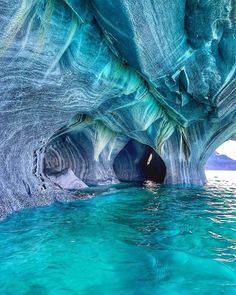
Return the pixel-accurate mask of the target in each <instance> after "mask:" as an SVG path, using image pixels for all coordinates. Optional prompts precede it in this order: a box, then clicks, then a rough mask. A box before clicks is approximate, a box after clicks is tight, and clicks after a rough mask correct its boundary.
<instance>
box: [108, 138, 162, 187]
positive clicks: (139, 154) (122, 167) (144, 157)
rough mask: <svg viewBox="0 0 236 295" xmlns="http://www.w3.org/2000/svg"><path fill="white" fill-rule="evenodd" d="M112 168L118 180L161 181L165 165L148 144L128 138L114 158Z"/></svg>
mask: <svg viewBox="0 0 236 295" xmlns="http://www.w3.org/2000/svg"><path fill="white" fill-rule="evenodd" d="M113 168H114V171H115V174H116V176H117V178H118V179H119V180H120V181H126V182H131V181H137V182H144V181H147V180H150V181H154V182H156V183H163V182H164V179H165V175H166V166H165V163H164V161H163V160H162V158H161V157H160V156H159V155H158V154H157V152H156V151H154V150H153V149H152V148H151V147H150V146H148V145H145V144H142V143H140V142H138V141H136V140H130V141H129V142H128V143H127V145H126V146H125V147H124V148H123V149H122V150H121V151H120V153H119V154H118V155H117V157H116V158H115V160H114V164H113Z"/></svg>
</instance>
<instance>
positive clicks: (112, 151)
mask: <svg viewBox="0 0 236 295" xmlns="http://www.w3.org/2000/svg"><path fill="white" fill-rule="evenodd" d="M0 1H1V2H0V3H1V5H0V27H1V30H0V35H1V36H0V39H1V44H0V54H1V55H0V66H1V73H0V97H1V98H0V121H1V129H0V135H1V143H0V161H1V165H0V215H1V216H5V215H6V214H7V213H9V212H12V211H14V210H17V209H19V208H22V207H28V206H37V205H41V204H48V203H51V202H53V201H54V200H57V199H63V200H67V199H70V198H73V196H71V194H70V193H68V192H67V191H66V190H65V188H78V187H79V186H81V187H83V186H87V185H96V184H104V183H114V182H118V181H119V177H117V175H116V173H115V172H114V161H115V159H116V157H117V156H118V155H119V153H120V152H121V150H122V149H124V147H125V146H126V145H127V143H128V142H130V140H135V141H137V142H139V143H140V144H143V145H144V146H146V148H145V150H147V151H148V150H149V149H152V150H154V151H155V152H156V153H157V154H159V155H160V157H161V158H162V160H163V161H164V163H165V167H166V177H165V180H164V182H165V183H168V184H173V183H174V184H197V185H198V184H204V183H205V181H206V180H205V175H204V164H205V162H206V160H207V158H208V157H209V155H210V154H211V153H212V152H213V151H214V150H215V148H216V147H217V146H218V145H220V144H221V143H222V142H224V141H225V140H227V139H228V138H230V137H232V136H234V134H235V133H236V127H235V122H236V117H235V112H236V99H235V91H236V74H235V66H236V54H235V52H236V40H235V34H236V13H235V11H236V3H235V1H234V0H232V1H231V0H221V1H220V0H217V1H216V0H214V1H213V0H212V1H211V0H201V1H197V0H186V1H184V0H181V1H174V0H171V1H168V2H167V3H166V1H162V0H161V1H156V2H154V1H151V0H142V1H133V0H129V1H124V0H117V1H107V0H91V1H86V0H47V1H46V0H38V1H36V0H22V1H16V0H13V1H6V0H0ZM137 154H138V153H137ZM139 156H140V154H139ZM135 160H138V159H137V158H136V159H134V161H135ZM122 167H124V166H122ZM134 167H135V165H131V166H130V168H129V169H130V173H129V171H126V173H128V174H129V175H132V169H134ZM50 169H51V170H50ZM156 169H157V174H158V173H159V171H158V170H160V167H158V165H157V166H156ZM121 170H122V169H121ZM134 170H135V171H136V172H137V170H136V169H134ZM134 170H133V171H134ZM52 171H54V172H55V173H54V172H52ZM136 172H135V173H136ZM50 173H51V174H50ZM56 173H58V174H57V175H56ZM52 175H53V177H52ZM50 176H51V177H50ZM63 179H64V181H63ZM65 179H67V180H68V183H71V185H68V184H67V185H66V181H65ZM130 180H132V177H130Z"/></svg>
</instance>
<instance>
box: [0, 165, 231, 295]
mask: <svg viewBox="0 0 236 295" xmlns="http://www.w3.org/2000/svg"><path fill="white" fill-rule="evenodd" d="M210 173H211V172H210ZM220 173H224V171H221V172H220ZM224 175H226V174H224ZM231 176H232V175H231ZM219 177H220V175H218V176H217V175H215V174H214V176H209V175H208V178H209V179H210V183H209V184H208V185H207V186H206V187H204V188H199V189H196V188H194V189H190V188H186V189H181V188H175V187H158V188H153V187H152V188H142V187H136V188H120V189H113V190H111V191H110V192H105V193H102V194H100V195H98V196H96V197H95V198H92V199H88V200H81V201H76V202H73V203H68V204H60V203H57V204H54V205H52V206H50V207H44V208H35V209H27V210H22V211H20V212H17V213H14V214H12V215H11V216H9V217H8V218H7V219H6V220H4V221H3V222H1V223H0V234H1V240H0V294H4V295H5V294H9V295H10V294H12V295H21V294H22V295H23V294H24V295H29V294H36V295H38V294H43V295H47V294H50V295H60V294H65V295H67V294H68V295H69V294H79V295H83V294H86V295H87V294H88V295H93V294H94V295H95V294H96V295H99V294H109V295H111V294H112V295H113V294H114V295H116V294H122V295H123V294H124V295H129V294H133V295H136V294H137V295H139V294H140V295H146V294H148V295H153V294H158V295H160V294H166V295H172V294H179V295H185V294H188V295H189V294H191V295H192V294H201V295H204V294H230V295H231V294H236V197H235V179H233V178H231V180H230V178H228V179H227V177H226V179H225V180H222V179H221V180H220V178H219ZM232 177H233V176H232Z"/></svg>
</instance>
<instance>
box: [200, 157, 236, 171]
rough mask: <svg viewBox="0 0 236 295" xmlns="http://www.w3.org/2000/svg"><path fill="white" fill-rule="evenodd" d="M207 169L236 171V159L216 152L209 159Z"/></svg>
mask: <svg viewBox="0 0 236 295" xmlns="http://www.w3.org/2000/svg"><path fill="white" fill-rule="evenodd" d="M205 169H206V170H235V171H236V161H235V160H233V159H231V158H229V157H227V156H226V155H221V154H219V153H217V152H214V153H213V154H212V156H211V157H210V158H209V159H208V161H207V163H206V165H205Z"/></svg>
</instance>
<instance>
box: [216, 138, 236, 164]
mask: <svg viewBox="0 0 236 295" xmlns="http://www.w3.org/2000/svg"><path fill="white" fill-rule="evenodd" d="M216 151H217V153H219V154H223V155H226V156H228V157H229V158H231V159H234V160H236V140H235V141H234V140H228V141H226V142H225V143H223V144H222V145H221V146H219V147H218V148H217V149H216Z"/></svg>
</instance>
